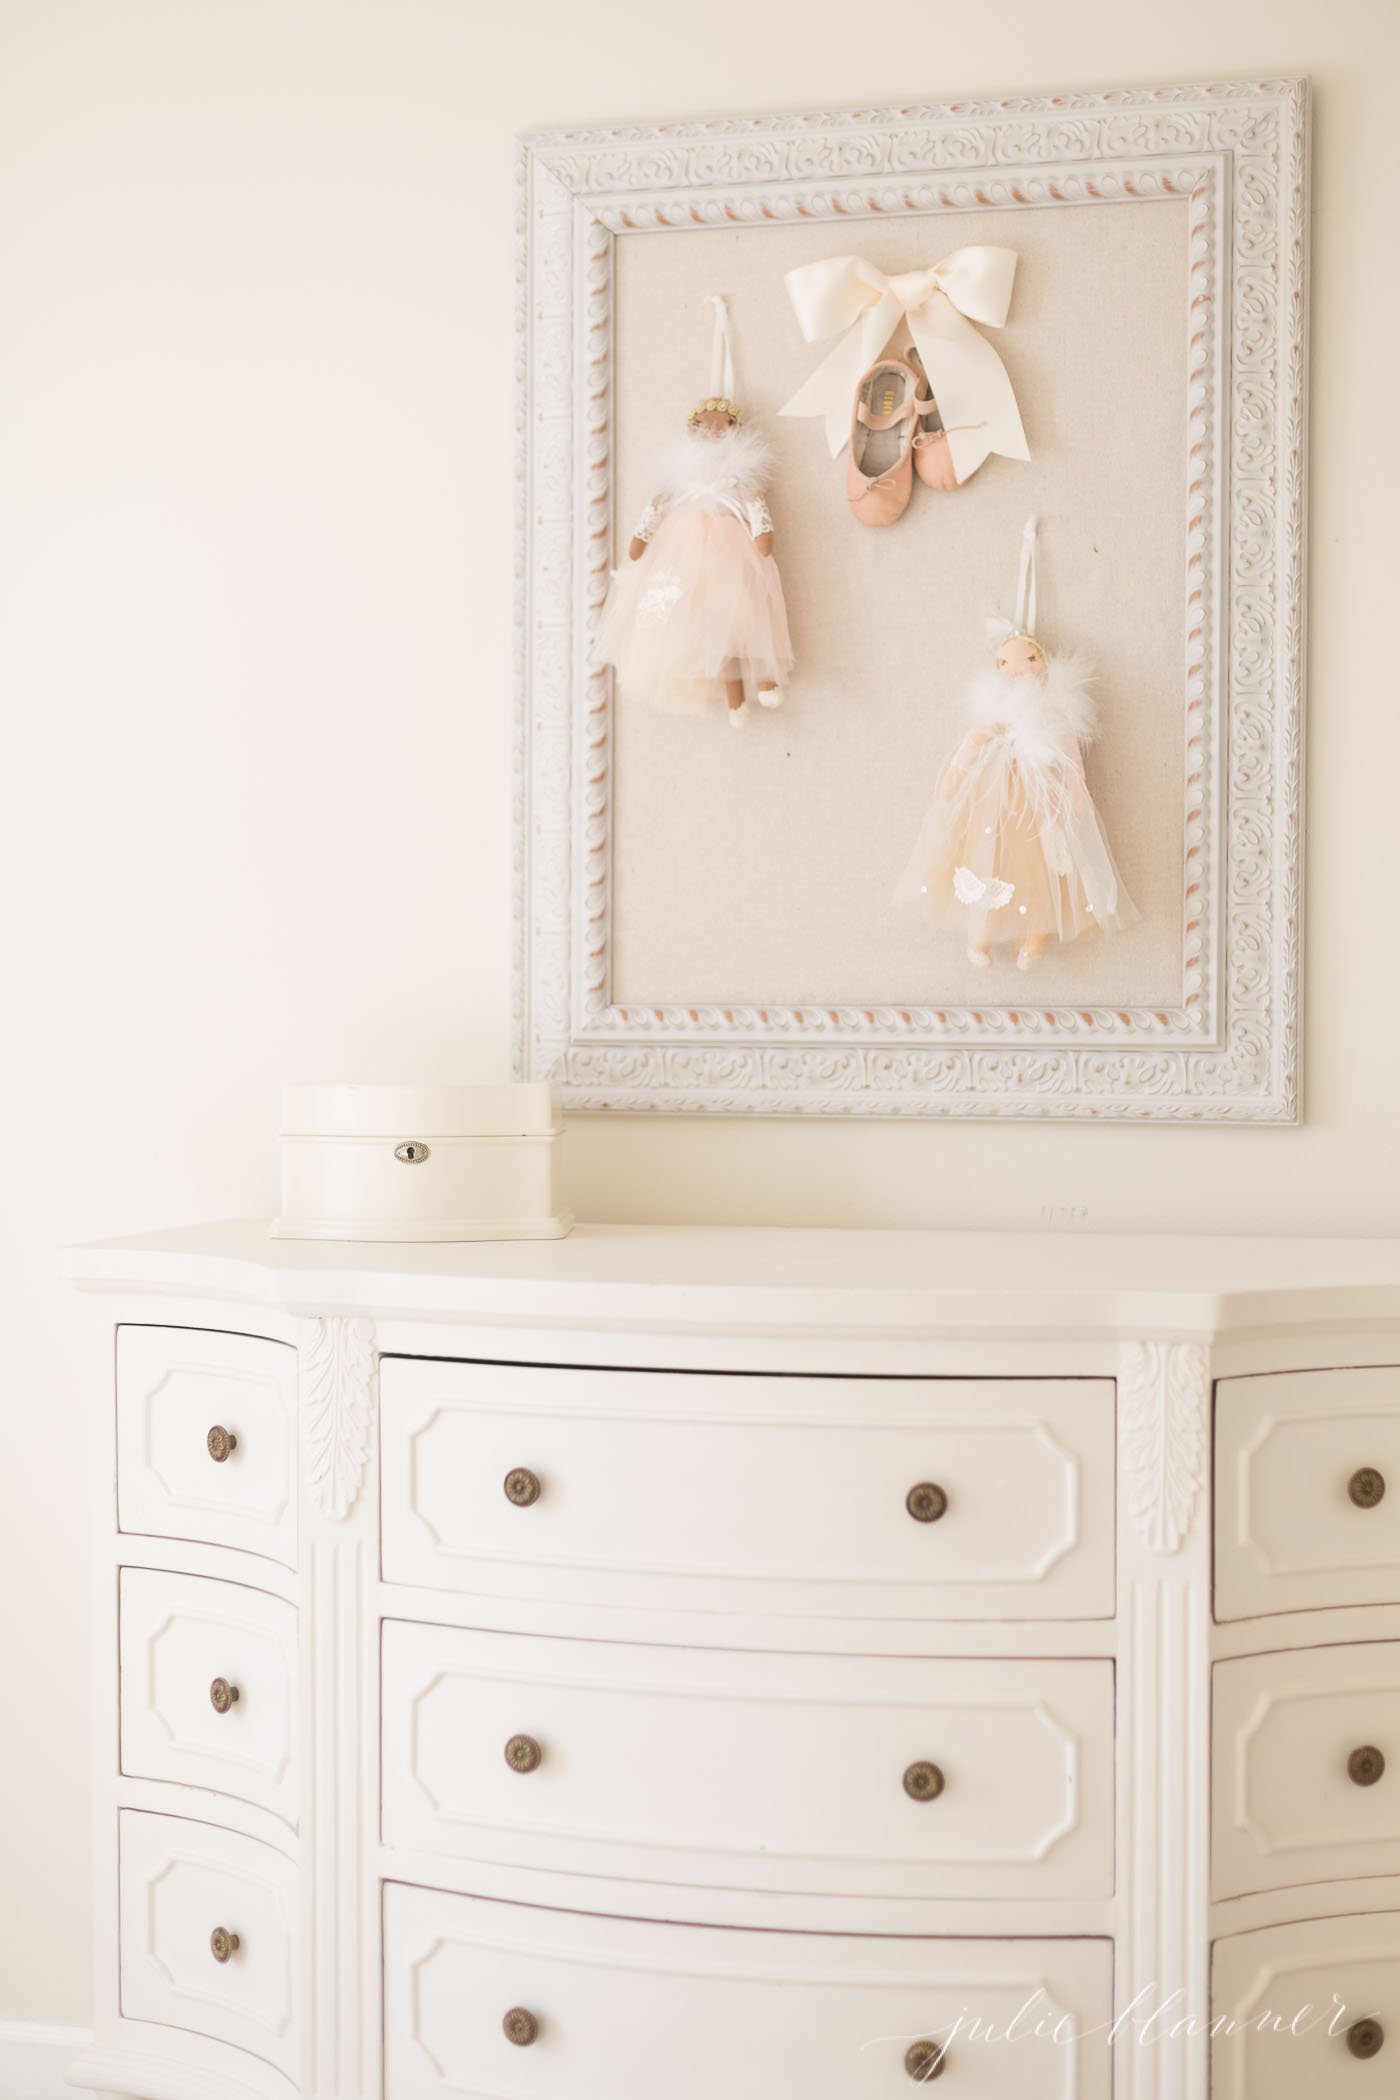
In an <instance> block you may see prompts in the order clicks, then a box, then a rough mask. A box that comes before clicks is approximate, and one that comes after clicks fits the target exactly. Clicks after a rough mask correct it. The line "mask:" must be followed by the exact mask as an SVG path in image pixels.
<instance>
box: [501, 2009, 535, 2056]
mask: <svg viewBox="0 0 1400 2100" xmlns="http://www.w3.org/2000/svg"><path fill="white" fill-rule="evenodd" d="M501 2032H502V2033H503V2034H504V2036H505V2038H506V2040H507V2041H508V2042H514V2044H515V2046H516V2048H517V2049H528V2048H529V2046H530V2044H531V2042H534V2041H538V2039H539V2032H540V2023H539V2021H538V2020H537V2019H536V2018H535V2015H534V2014H533V2013H532V2012H527V2011H526V2010H525V2007H524V2006H523V2005H512V2007H511V2009H510V2011H509V2012H508V2013H507V2014H506V2016H505V2018H504V2019H503V2020H502V2022H501Z"/></svg>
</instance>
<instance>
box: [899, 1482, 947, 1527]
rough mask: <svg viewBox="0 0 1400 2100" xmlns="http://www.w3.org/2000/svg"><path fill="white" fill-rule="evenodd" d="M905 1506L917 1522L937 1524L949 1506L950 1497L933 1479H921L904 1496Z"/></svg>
mask: <svg viewBox="0 0 1400 2100" xmlns="http://www.w3.org/2000/svg"><path fill="white" fill-rule="evenodd" d="M904 1507H905V1508H906V1509H907V1510H908V1512H909V1514H910V1516H911V1517H912V1518H913V1519H914V1522H915V1523H916V1524H936V1523H937V1522H938V1519H939V1518H940V1517H941V1516H942V1515H943V1513H944V1511H945V1510H946V1509H947V1507H948V1497H947V1495H946V1494H945V1493H944V1491H943V1489H942V1488H941V1487H939V1486H938V1485H937V1484H936V1483H935V1482H934V1481H932V1480H921V1481H920V1482H919V1484H918V1486H917V1487H911V1488H910V1490H909V1492H908V1494H907V1495H906V1496H905V1498H904Z"/></svg>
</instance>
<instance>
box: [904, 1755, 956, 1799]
mask: <svg viewBox="0 0 1400 2100" xmlns="http://www.w3.org/2000/svg"><path fill="white" fill-rule="evenodd" d="M946 1784H947V1782H946V1780H945V1779H944V1777H943V1773H942V1771H941V1770H940V1769H939V1767H938V1766H937V1765H931V1764H928V1763H926V1762H925V1761H924V1760H923V1759H921V1760H920V1761H919V1763H918V1764H916V1765H910V1767H909V1769H908V1771H907V1772H906V1773H905V1775H904V1791H905V1793H906V1794H907V1795H908V1796H909V1799H910V1800H911V1801H936V1800H937V1799H938V1797H939V1795H940V1794H941V1793H942V1791H943V1789H944V1786H945V1785H946Z"/></svg>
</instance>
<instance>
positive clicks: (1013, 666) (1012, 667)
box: [997, 634, 1045, 678]
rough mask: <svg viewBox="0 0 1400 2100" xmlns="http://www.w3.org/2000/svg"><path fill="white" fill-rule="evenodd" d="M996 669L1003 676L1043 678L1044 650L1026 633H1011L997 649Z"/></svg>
mask: <svg viewBox="0 0 1400 2100" xmlns="http://www.w3.org/2000/svg"><path fill="white" fill-rule="evenodd" d="M997 669H998V670H999V671H1000V672H1001V674H1002V676H1003V678H1043V677H1044V676H1045V654H1044V651H1043V650H1042V649H1041V646H1040V644H1039V642H1034V641H1032V640H1031V638H1030V636H1029V635H1028V634H1013V635H1012V636H1011V637H1010V639H1009V640H1008V641H1005V642H1003V643H1002V645H1001V647H1000V649H998V651H997Z"/></svg>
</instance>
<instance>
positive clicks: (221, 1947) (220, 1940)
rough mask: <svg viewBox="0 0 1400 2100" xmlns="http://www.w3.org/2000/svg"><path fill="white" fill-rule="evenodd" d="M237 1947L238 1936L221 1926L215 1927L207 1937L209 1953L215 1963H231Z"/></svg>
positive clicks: (238, 1943)
mask: <svg viewBox="0 0 1400 2100" xmlns="http://www.w3.org/2000/svg"><path fill="white" fill-rule="evenodd" d="M239 1945H240V1942H239V1938H238V1934H237V1933H236V1932H229V1931H227V1930H226V1929H225V1927H224V1926H222V1925H216V1926H215V1927H214V1930H213V1931H212V1932H211V1933H210V1935H209V1952H210V1953H211V1954H212V1955H213V1957H214V1959H215V1961H232V1959H233V1957H234V1955H235V1954H237V1952H238V1949H239Z"/></svg>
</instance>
